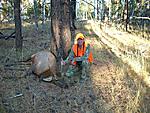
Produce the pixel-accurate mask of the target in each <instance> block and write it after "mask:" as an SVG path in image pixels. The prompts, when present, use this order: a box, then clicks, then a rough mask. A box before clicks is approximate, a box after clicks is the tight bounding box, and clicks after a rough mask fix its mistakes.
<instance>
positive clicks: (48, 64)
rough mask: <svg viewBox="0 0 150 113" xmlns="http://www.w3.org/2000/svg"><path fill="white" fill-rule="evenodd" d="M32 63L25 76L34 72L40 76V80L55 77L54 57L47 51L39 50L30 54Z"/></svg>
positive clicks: (49, 79)
mask: <svg viewBox="0 0 150 113" xmlns="http://www.w3.org/2000/svg"><path fill="white" fill-rule="evenodd" d="M31 62H32V65H31V67H30V68H29V70H28V71H27V73H26V75H25V77H26V76H27V75H30V74H31V73H34V74H35V75H37V76H38V77H39V78H40V81H41V80H43V81H52V79H53V78H55V79H56V72H57V71H56V57H55V56H54V54H52V53H51V52H48V51H41V52H38V53H36V54H33V55H32V56H31Z"/></svg>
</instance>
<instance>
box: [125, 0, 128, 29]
mask: <svg viewBox="0 0 150 113" xmlns="http://www.w3.org/2000/svg"><path fill="white" fill-rule="evenodd" d="M125 1H126V15H127V16H126V25H125V26H126V31H128V22H129V14H128V12H129V11H128V0H125Z"/></svg>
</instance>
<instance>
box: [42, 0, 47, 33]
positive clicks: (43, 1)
mask: <svg viewBox="0 0 150 113" xmlns="http://www.w3.org/2000/svg"><path fill="white" fill-rule="evenodd" d="M45 2H46V0H42V29H43V31H44V30H45V27H44V26H45Z"/></svg>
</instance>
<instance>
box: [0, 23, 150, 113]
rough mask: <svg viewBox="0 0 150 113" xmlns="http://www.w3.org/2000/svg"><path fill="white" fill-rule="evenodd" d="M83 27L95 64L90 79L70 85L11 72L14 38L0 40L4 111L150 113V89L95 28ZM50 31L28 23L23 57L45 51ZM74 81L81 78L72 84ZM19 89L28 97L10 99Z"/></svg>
mask: <svg viewBox="0 0 150 113" xmlns="http://www.w3.org/2000/svg"><path fill="white" fill-rule="evenodd" d="M86 27H88V26H86ZM79 30H80V31H81V30H82V32H84V33H85V35H86V37H87V40H88V42H89V43H90V44H91V47H92V48H91V49H92V51H93V55H94V59H95V64H94V65H92V67H91V74H90V77H89V78H88V79H87V80H86V81H85V82H84V83H82V84H80V83H78V82H77V83H74V84H73V85H72V86H70V87H69V88H68V89H64V88H60V87H59V86H57V85H54V84H52V83H44V82H41V83H39V82H38V81H36V80H34V79H33V77H32V76H31V77H28V78H27V79H25V78H22V77H21V76H22V75H23V74H24V73H25V71H16V70H5V69H4V65H5V64H6V63H8V64H9V63H12V62H14V61H15V53H14V49H12V47H13V45H14V40H13V39H12V40H8V41H6V40H0V43H1V45H0V47H1V48H2V49H1V50H0V51H1V52H0V53H1V54H0V57H1V58H2V60H0V64H1V65H2V66H1V67H0V87H1V88H0V106H1V107H0V110H3V111H4V113H5V111H6V112H7V113H148V111H149V110H150V109H149V108H150V107H149V105H150V93H149V87H147V86H145V85H144V83H143V82H142V80H141V79H139V78H138V77H137V74H136V73H135V72H134V71H133V70H132V69H131V68H130V66H128V64H124V63H123V61H122V60H121V59H120V58H118V57H117V56H116V55H115V54H114V53H112V52H111V51H110V47H108V46H106V45H104V44H103V43H102V42H101V40H100V38H99V37H98V36H97V35H95V33H94V32H93V31H92V30H91V28H89V29H88V30H87V29H86V30H85V29H83V28H82V29H79ZM48 33H49V32H48V30H47V31H44V32H42V31H39V32H38V33H37V32H36V31H35V30H34V26H32V25H30V24H28V25H25V26H24V28H23V36H24V49H23V58H27V57H29V56H30V55H31V54H33V53H35V52H37V51H40V50H42V49H44V46H45V44H48V42H49V35H48ZM101 38H102V37H101ZM111 41H112V40H111ZM8 43H9V44H8ZM5 56H7V58H6V57H5ZM18 67H19V66H18ZM22 68H27V67H26V66H23V67H22ZM74 79H78V76H77V77H76V78H72V79H71V82H74ZM17 93H22V94H23V96H21V97H17V98H12V99H11V98H10V97H13V96H14V95H16V94H17Z"/></svg>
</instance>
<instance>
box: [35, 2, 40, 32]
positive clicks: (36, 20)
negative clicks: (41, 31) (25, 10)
mask: <svg viewBox="0 0 150 113" xmlns="http://www.w3.org/2000/svg"><path fill="white" fill-rule="evenodd" d="M34 21H35V28H36V30H38V28H39V27H38V3H37V0H34Z"/></svg>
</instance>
